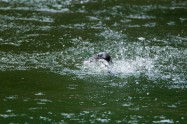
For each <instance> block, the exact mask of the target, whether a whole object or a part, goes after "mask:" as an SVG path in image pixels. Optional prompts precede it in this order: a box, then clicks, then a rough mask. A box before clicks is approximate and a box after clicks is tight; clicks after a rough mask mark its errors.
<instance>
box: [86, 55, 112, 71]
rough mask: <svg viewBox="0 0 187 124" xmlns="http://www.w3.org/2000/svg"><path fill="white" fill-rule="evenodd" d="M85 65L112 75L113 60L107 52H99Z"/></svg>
mask: <svg viewBox="0 0 187 124" xmlns="http://www.w3.org/2000/svg"><path fill="white" fill-rule="evenodd" d="M84 65H87V67H88V68H93V67H95V68H97V69H99V70H101V71H104V70H105V71H107V72H108V73H110V74H111V71H110V68H111V66H112V65H113V62H112V58H111V56H110V55H109V53H107V52H99V53H96V54H94V55H93V56H92V57H90V58H89V59H88V60H86V61H84Z"/></svg>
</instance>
